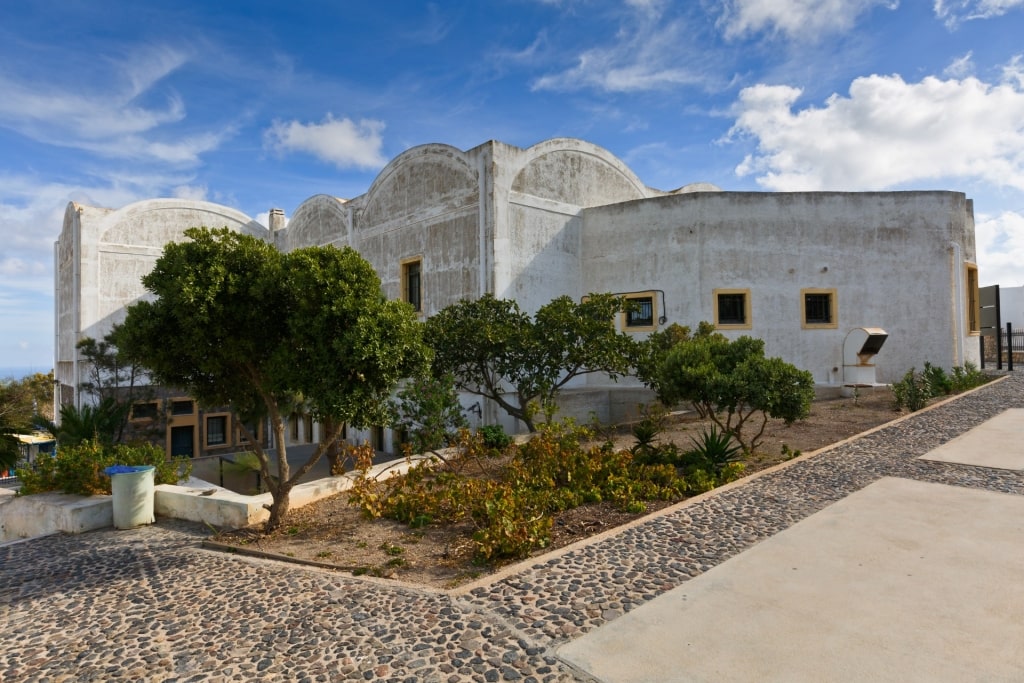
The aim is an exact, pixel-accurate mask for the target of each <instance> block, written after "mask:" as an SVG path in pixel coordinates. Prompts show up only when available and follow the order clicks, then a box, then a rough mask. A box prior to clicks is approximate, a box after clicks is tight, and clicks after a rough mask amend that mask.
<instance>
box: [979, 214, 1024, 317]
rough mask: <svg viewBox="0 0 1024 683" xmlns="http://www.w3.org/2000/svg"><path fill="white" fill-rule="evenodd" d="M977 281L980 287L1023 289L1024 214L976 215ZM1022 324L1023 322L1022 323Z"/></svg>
mask: <svg viewBox="0 0 1024 683" xmlns="http://www.w3.org/2000/svg"><path fill="white" fill-rule="evenodd" d="M974 238H975V248H976V249H977V252H978V279H979V280H980V284H981V285H982V286H987V285H1000V286H1003V287H1021V286H1024V268H1022V267H1021V264H1022V263H1024V214H1021V213H1018V212H1015V211H1005V212H1003V213H1001V214H999V215H998V216H985V215H982V214H979V215H978V216H977V217H976V221H975V232H974ZM1021 322H1024V321H1021Z"/></svg>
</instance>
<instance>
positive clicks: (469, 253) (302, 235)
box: [279, 144, 481, 315]
mask: <svg viewBox="0 0 1024 683" xmlns="http://www.w3.org/2000/svg"><path fill="white" fill-rule="evenodd" d="M480 201H481V200H480V174H479V172H478V168H477V161H476V160H475V159H474V158H473V156H472V155H471V154H470V153H466V152H462V151H460V150H458V149H456V148H454V147H450V146H448V145H438V144H433V145H422V146H420V147H414V148H412V149H410V150H408V151H406V152H404V153H403V154H401V155H399V156H398V157H396V158H395V159H393V160H392V161H391V163H389V164H388V165H387V166H386V167H385V168H384V170H382V171H381V172H380V174H379V175H378V176H377V178H376V179H375V180H374V183H373V185H372V186H371V187H370V189H369V190H368V191H367V193H366V194H364V195H361V196H359V197H356V198H354V199H352V200H348V201H346V200H338V199H335V198H333V197H326V196H324V195H320V196H317V197H313V198H311V199H309V200H307V201H306V202H304V203H303V204H302V206H301V207H299V210H297V211H296V212H295V215H294V216H293V217H292V219H291V220H290V221H289V223H288V227H287V229H286V230H285V231H284V232H285V234H284V235H282V236H281V237H280V238H279V240H280V243H281V244H283V245H284V248H285V249H287V250H292V249H297V248H299V247H304V246H311V245H320V244H334V245H336V246H343V245H349V246H351V247H353V248H354V249H356V250H357V251H358V252H359V253H360V254H361V255H362V256H363V257H364V258H365V259H366V260H367V261H369V262H370V264H371V265H373V267H374V269H375V270H376V271H377V275H378V276H379V277H380V278H381V286H382V287H383V289H384V293H385V295H386V296H387V297H389V298H392V299H397V298H401V296H402V291H401V282H402V263H403V262H404V261H408V260H410V259H417V258H419V259H421V261H422V301H423V307H424V313H425V314H427V315H429V314H432V313H436V312H437V311H439V310H441V309H442V308H444V307H445V306H448V305H449V304H453V303H456V302H457V301H459V299H462V298H465V297H476V296H479V295H480V294H481V285H480V280H481V272H480V271H481V269H480V255H481V248H480V233H481V231H480V224H479V217H480Z"/></svg>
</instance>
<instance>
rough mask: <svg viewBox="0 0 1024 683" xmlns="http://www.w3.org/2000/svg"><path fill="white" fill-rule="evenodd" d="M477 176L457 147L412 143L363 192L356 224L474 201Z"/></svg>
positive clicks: (390, 218) (477, 186)
mask: <svg viewBox="0 0 1024 683" xmlns="http://www.w3.org/2000/svg"><path fill="white" fill-rule="evenodd" d="M478 178H479V173H478V172H477V170H476V168H475V166H474V165H473V164H472V163H471V161H470V159H469V157H468V156H467V155H466V153H465V152H463V151H462V150H460V149H457V148H455V147H452V146H451V145H443V144H438V143H433V144H428V145H419V146H417V147H413V148H411V149H408V150H406V151H405V152H402V153H401V154H399V155H398V156H397V157H395V158H394V159H392V160H391V162H390V163H389V164H388V165H387V166H385V167H384V169H383V170H382V171H381V172H380V173H379V174H378V175H377V177H376V178H375V179H374V181H373V184H372V185H371V186H370V189H369V190H368V191H367V192H366V194H365V195H363V198H362V199H363V212H362V216H361V220H360V225H362V226H367V227H368V226H373V225H379V224H382V223H385V222H388V221H391V220H394V219H396V218H404V219H409V218H413V217H415V215H416V214H418V213H424V212H432V213H436V212H437V211H438V210H452V209H457V208H459V207H462V206H466V205H470V204H475V203H476V202H478V201H479V200H480V191H479V184H478Z"/></svg>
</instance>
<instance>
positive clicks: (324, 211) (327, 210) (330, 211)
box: [285, 194, 348, 251]
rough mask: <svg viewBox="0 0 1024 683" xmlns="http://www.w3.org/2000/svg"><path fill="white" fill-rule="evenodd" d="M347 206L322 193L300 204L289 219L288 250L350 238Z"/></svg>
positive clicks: (344, 201) (337, 199) (343, 201)
mask: <svg viewBox="0 0 1024 683" xmlns="http://www.w3.org/2000/svg"><path fill="white" fill-rule="evenodd" d="M346 203H347V202H346V200H344V199H339V198H338V197H332V196H331V195H327V194H318V195H313V196H312V197H310V198H309V199H307V200H306V201H304V202H302V203H301V204H299V207H298V208H297V209H295V213H294V214H292V217H291V218H289V219H288V228H287V231H286V236H287V237H286V245H287V246H286V247H285V250H286V251H292V250H293V249H300V248H302V247H315V246H321V245H324V244H331V243H333V242H337V241H338V240H339V239H344V238H347V236H348V217H347V214H348V210H347V209H346V208H345V204H346Z"/></svg>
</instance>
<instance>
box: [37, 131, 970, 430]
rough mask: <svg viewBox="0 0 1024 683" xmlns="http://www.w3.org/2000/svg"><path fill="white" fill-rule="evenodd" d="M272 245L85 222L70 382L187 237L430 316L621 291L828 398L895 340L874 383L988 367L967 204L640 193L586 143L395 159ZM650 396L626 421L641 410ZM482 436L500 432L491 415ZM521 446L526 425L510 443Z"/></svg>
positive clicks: (66, 372) (955, 195)
mask: <svg viewBox="0 0 1024 683" xmlns="http://www.w3.org/2000/svg"><path fill="white" fill-rule="evenodd" d="M270 222H271V227H270V230H265V229H264V228H262V227H261V226H259V225H257V224H255V223H254V222H253V221H252V220H251V219H249V218H248V217H246V216H244V215H241V214H239V213H238V212H236V211H234V210H232V209H229V208H226V207H221V206H216V205H213V204H208V203H205V202H193V201H184V200H148V201H143V202H139V203H137V204H133V205H131V206H128V207H124V208H122V209H119V210H116V211H114V210H109V209H94V208H90V207H82V206H79V205H76V204H71V205H69V207H68V212H67V215H66V216H65V221H64V229H63V231H62V233H61V237H60V240H59V241H58V243H57V247H56V258H57V359H56V361H57V363H56V371H57V377H58V379H60V380H61V382H62V384H63V385H64V387H65V388H64V390H65V391H69V390H71V387H73V386H75V385H76V384H77V383H78V381H79V379H78V378H79V377H80V376H81V374H80V369H79V368H78V361H77V359H76V353H75V349H74V343H75V341H76V340H77V339H79V338H81V337H82V336H92V337H94V338H99V337H101V336H102V335H103V334H105V333H106V332H107V331H108V330H109V328H110V326H111V325H112V324H113V323H115V322H118V321H119V320H120V319H121V316H122V315H123V309H124V306H125V305H127V304H129V303H131V302H132V301H133V300H135V299H136V298H137V297H139V296H141V294H142V293H143V289H142V286H141V284H140V283H139V278H140V277H141V276H142V275H143V274H144V273H145V272H147V271H148V269H149V268H151V267H152V265H153V262H154V261H155V259H156V258H157V257H158V256H159V254H160V249H161V246H162V245H163V244H165V243H166V242H168V241H172V240H175V239H179V238H180V237H181V234H182V232H183V231H184V230H185V229H186V228H188V227H192V226H196V225H206V226H209V227H222V226H225V225H227V226H228V227H230V228H232V229H236V230H243V231H246V232H249V233H251V234H258V235H265V236H266V238H267V239H269V240H272V241H273V242H274V243H275V244H276V246H277V247H278V248H280V249H282V250H285V251H288V250H292V249H295V248H298V247H303V246H309V245H323V244H334V245H338V246H341V245H349V246H351V247H353V248H355V249H356V250H358V251H359V252H360V253H361V254H362V255H363V256H364V257H365V258H366V259H367V260H368V261H369V262H370V263H371V264H373V266H374V267H375V268H376V270H377V272H378V274H379V275H380V277H381V280H382V283H383V287H384V290H385V293H386V294H387V295H388V296H390V297H393V298H403V299H406V300H409V301H411V302H412V303H414V305H415V306H416V307H417V308H418V309H419V310H420V311H421V312H422V314H423V315H424V316H429V315H431V314H432V313H435V312H436V311H438V310H440V309H442V308H444V307H445V306H448V305H449V304H452V303H455V302H457V301H459V300H460V299H462V298H475V297H478V296H480V295H482V294H484V293H494V294H495V295H496V296H498V297H505V298H514V299H516V300H517V301H518V302H519V304H520V305H521V306H522V307H523V309H524V310H527V311H530V312H533V311H535V310H536V309H537V308H538V307H539V306H541V305H542V304H544V303H546V302H548V301H550V300H551V299H552V298H554V297H556V296H560V295H563V294H567V295H569V296H571V297H573V298H576V299H579V298H580V297H583V296H585V295H586V294H588V293H591V292H614V293H620V294H624V295H626V296H629V297H631V298H635V299H638V300H639V303H640V304H641V306H640V313H639V314H636V315H634V316H632V318H631V319H629V320H626V319H623V320H620V321H618V324H619V325H621V326H622V327H623V329H626V330H627V331H630V332H634V333H636V334H638V335H644V334H647V333H648V332H650V331H651V330H655V329H659V328H661V327H662V326H665V325H669V324H671V323H680V324H683V325H690V326H696V325H697V323H698V322H700V321H702V320H708V321H711V322H714V323H716V325H717V326H718V329H719V330H720V331H722V332H724V333H725V334H727V335H729V336H733V337H735V336H738V335H740V334H748V335H752V336H755V337H760V338H763V339H764V340H765V346H766V351H767V353H768V354H769V355H777V356H781V357H782V358H784V359H785V360H786V361H788V362H791V363H793V364H795V365H797V366H798V367H800V368H803V369H806V370H809V371H810V372H811V373H812V374H813V375H814V378H815V381H816V382H817V383H818V384H819V385H820V386H822V387H825V388H828V387H834V388H836V389H838V387H839V386H840V385H841V384H843V382H844V377H843V374H844V373H843V342H844V339H845V338H846V335H847V334H848V333H849V332H850V330H852V329H854V328H860V327H871V328H883V329H884V330H885V331H886V332H887V333H888V334H889V338H888V340H887V342H886V343H885V345H884V347H883V348H882V350H881V352H880V353H879V354H878V355H877V356H876V357H875V359H874V362H875V363H876V366H877V378H878V380H879V381H880V382H891V381H894V380H896V379H899V377H900V376H901V375H902V374H903V373H904V372H905V371H906V370H907V369H908V368H910V367H911V366H917V367H920V366H921V365H922V363H923V362H924V361H925V360H928V361H930V362H932V363H933V364H935V365H939V366H943V367H946V368H949V367H951V366H954V365H961V364H963V363H964V362H965V361H974V362H977V360H978V356H979V350H978V349H979V345H978V340H977V339H976V335H977V295H976V291H977V268H976V261H975V245H974V217H973V206H972V202H971V200H970V199H968V198H966V197H965V196H964V195H963V194H962V193H959V192H947V191H934V192H931V191H929V192H856V193H851V192H801V193H774V192H726V191H721V190H719V189H718V188H716V187H714V186H711V185H707V184H701V183H698V184H693V185H687V186H684V187H682V188H680V189H679V190H675V191H671V192H665V191H661V190H655V189H652V188H649V187H647V186H646V185H644V183H643V182H641V181H640V179H639V178H637V176H636V175H635V174H634V173H633V172H632V171H631V170H630V169H629V168H628V167H627V166H626V165H625V164H624V163H623V162H622V161H620V160H619V159H617V158H616V157H615V156H614V155H612V154H611V153H610V152H608V151H607V150H604V149H602V148H600V147H598V146H596V145H593V144H590V143H588V142H585V141H582V140H577V139H565V138H561V139H554V140H548V141H545V142H542V143H539V144H537V145H534V146H532V147H530V148H528V149H522V148H518V147H514V146H511V145H507V144H504V143H501V142H496V141H489V142H486V143H484V144H482V145H480V146H478V147H475V148H473V149H470V150H467V151H462V150H459V149H456V148H454V147H450V146H447V145H441V144H428V145H423V146H419V147H415V148H412V149H410V150H408V151H406V152H404V153H403V154H401V155H399V156H398V157H396V158H395V159H394V160H392V161H391V162H390V163H389V164H388V165H387V166H386V167H385V168H384V169H383V170H382V171H381V172H380V174H379V175H378V176H377V178H376V179H375V180H374V182H373V183H372V185H371V186H370V187H369V188H368V189H367V191H366V193H365V194H363V195H361V196H359V197H354V198H351V199H339V198H335V197H331V196H327V195H317V196H314V197H311V198H310V199H308V200H306V201H305V202H303V203H302V204H301V205H300V206H298V207H297V208H295V210H294V212H293V214H292V217H291V219H290V221H288V224H287V227H285V226H284V219H283V214H281V213H280V212H277V213H272V215H271V221H270ZM630 386H632V387H634V388H635V387H636V386H637V385H636V384H635V383H632V384H631V383H630V382H628V381H627V382H620V383H619V384H618V385H611V384H610V383H609V382H608V381H607V379H602V378H599V377H594V376H588V377H586V378H584V379H581V380H580V381H579V383H578V384H577V385H576V390H577V398H576V399H574V400H575V401H576V403H575V405H574V408H573V410H574V411H575V412H577V413H578V414H581V415H582V416H584V417H586V416H587V414H588V413H589V412H590V411H595V412H597V414H598V415H599V416H607V415H609V413H611V414H614V413H615V412H616V408H615V407H614V406H615V404H616V402H615V401H614V400H609V395H610V394H609V388H614V389H615V390H616V391H618V392H619V393H622V392H623V391H625V390H628V388H629V387H630ZM636 396H639V394H636V393H635V392H634V393H632V394H630V395H629V397H628V399H625V400H626V402H628V403H630V404H631V405H633V406H635V403H636V402H635V400H633V398H635V397H636ZM484 417H485V419H488V420H491V421H495V420H501V419H502V416H501V415H500V414H499V413H498V412H497V411H496V410H495V409H494V408H493V407H485V412H484ZM506 426H507V427H513V425H510V424H506Z"/></svg>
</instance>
